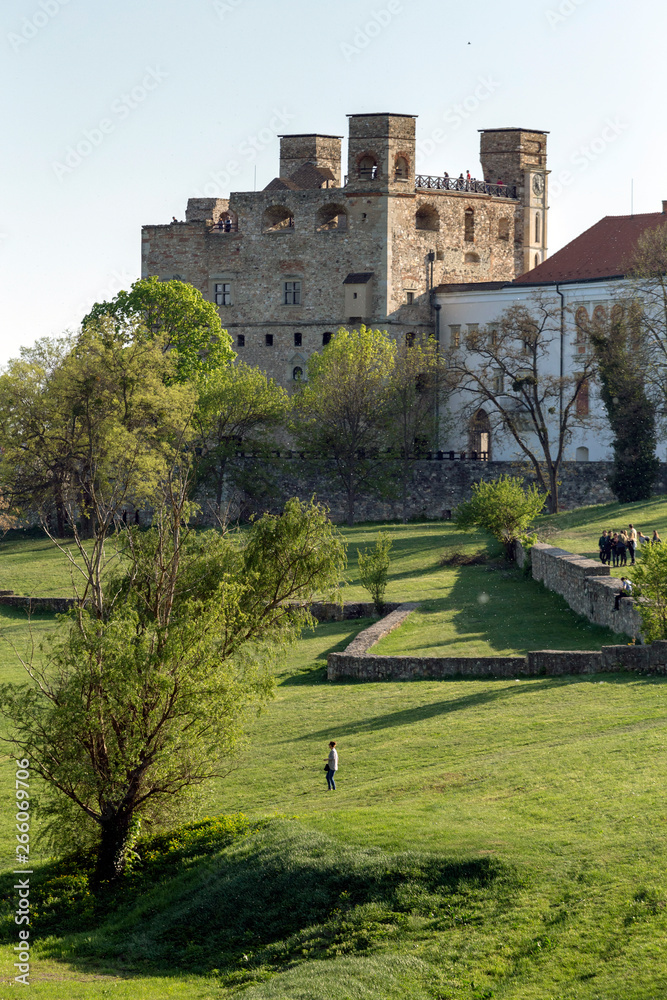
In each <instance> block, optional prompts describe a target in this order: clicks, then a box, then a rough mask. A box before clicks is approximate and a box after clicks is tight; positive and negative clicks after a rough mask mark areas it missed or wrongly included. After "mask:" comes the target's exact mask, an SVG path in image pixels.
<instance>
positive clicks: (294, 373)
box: [292, 365, 303, 382]
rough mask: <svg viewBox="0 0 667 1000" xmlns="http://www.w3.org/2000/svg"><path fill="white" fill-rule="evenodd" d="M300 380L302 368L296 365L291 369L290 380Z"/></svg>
mask: <svg viewBox="0 0 667 1000" xmlns="http://www.w3.org/2000/svg"><path fill="white" fill-rule="evenodd" d="M302 378H303V368H300V367H299V365H297V366H296V368H293V369H292V379H293V381H294V382H300V381H301V379H302Z"/></svg>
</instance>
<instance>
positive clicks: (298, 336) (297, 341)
mask: <svg viewBox="0 0 667 1000" xmlns="http://www.w3.org/2000/svg"><path fill="white" fill-rule="evenodd" d="M302 340H303V336H302V334H300V333H295V334H294V346H295V347H301V342H302Z"/></svg>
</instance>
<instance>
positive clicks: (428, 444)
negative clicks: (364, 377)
mask: <svg viewBox="0 0 667 1000" xmlns="http://www.w3.org/2000/svg"><path fill="white" fill-rule="evenodd" d="M390 384H391V411H392V417H393V420H392V427H393V439H394V443H395V445H396V446H397V447H398V451H399V454H400V457H401V492H402V502H403V521H404V522H405V521H407V516H408V514H407V512H408V489H409V485H410V480H411V476H412V463H413V462H414V460H415V459H417V458H420V457H422V455H423V454H424V452H425V451H428V450H429V448H435V449H437V446H438V440H437V438H438V424H439V413H440V404H441V402H442V400H443V399H444V397H445V395H446V394H447V391H448V388H449V379H448V373H447V369H446V367H445V363H444V358H443V356H442V354H441V353H440V349H439V345H438V343H437V342H436V340H435V339H434V338H433V337H429V338H428V339H427V340H424V341H418V340H415V341H413V342H407V341H406V342H405V343H403V344H401V345H399V346H398V347H397V348H396V353H395V357H394V367H393V370H392V375H391V383H390Z"/></svg>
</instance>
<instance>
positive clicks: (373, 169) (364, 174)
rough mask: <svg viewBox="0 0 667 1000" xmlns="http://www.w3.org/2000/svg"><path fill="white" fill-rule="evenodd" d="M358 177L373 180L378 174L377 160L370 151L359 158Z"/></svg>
mask: <svg viewBox="0 0 667 1000" xmlns="http://www.w3.org/2000/svg"><path fill="white" fill-rule="evenodd" d="M358 170H359V177H360V178H361V180H364V181H373V180H375V178H376V177H377V176H378V161H377V160H376V159H375V157H374V156H373V154H372V153H366V154H365V155H364V156H362V157H361V159H360V160H359V166H358Z"/></svg>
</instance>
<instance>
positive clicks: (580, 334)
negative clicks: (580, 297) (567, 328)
mask: <svg viewBox="0 0 667 1000" xmlns="http://www.w3.org/2000/svg"><path fill="white" fill-rule="evenodd" d="M574 323H575V326H576V331H577V354H585V353H586V351H587V350H588V326H589V319H588V310H587V309H584V307H583V306H579V308H578V309H577V311H576V313H575V314H574Z"/></svg>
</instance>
